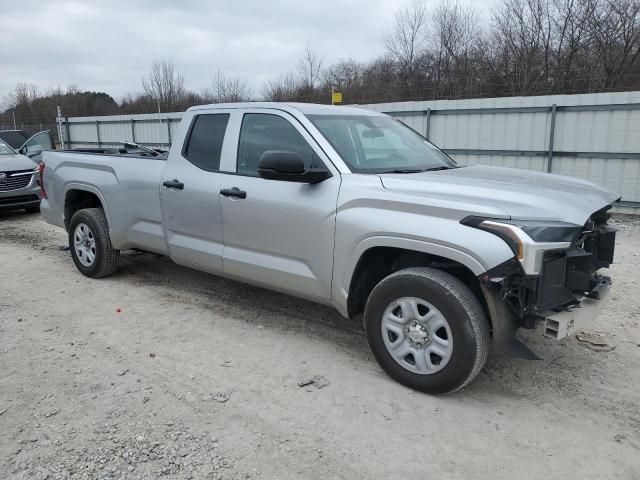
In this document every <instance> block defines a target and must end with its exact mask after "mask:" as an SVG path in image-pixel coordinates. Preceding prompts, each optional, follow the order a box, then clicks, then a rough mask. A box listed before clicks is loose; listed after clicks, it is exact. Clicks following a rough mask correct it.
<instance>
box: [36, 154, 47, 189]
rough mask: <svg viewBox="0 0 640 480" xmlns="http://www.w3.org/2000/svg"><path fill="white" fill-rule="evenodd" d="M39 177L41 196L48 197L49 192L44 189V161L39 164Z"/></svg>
mask: <svg viewBox="0 0 640 480" xmlns="http://www.w3.org/2000/svg"><path fill="white" fill-rule="evenodd" d="M38 177H39V178H38V181H39V183H40V198H47V192H46V191H45V189H44V162H40V163H39V164H38Z"/></svg>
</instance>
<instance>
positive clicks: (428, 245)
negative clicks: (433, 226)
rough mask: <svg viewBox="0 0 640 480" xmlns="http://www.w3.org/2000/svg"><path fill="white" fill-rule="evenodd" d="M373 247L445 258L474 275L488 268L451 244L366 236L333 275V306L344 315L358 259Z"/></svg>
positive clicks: (345, 314)
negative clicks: (398, 249)
mask: <svg viewBox="0 0 640 480" xmlns="http://www.w3.org/2000/svg"><path fill="white" fill-rule="evenodd" d="M375 247H390V248H400V249H404V250H412V251H416V252H421V253H427V254H430V255H436V256H439V257H443V258H447V259H449V260H453V261H456V262H458V263H460V264H462V265H464V266H465V267H467V268H468V269H469V270H471V271H472V272H473V274H474V275H476V276H478V275H480V274H482V273H484V272H486V271H487V270H488V269H489V268H488V266H487V265H485V264H484V263H482V262H481V261H480V259H478V258H476V257H473V256H472V255H470V254H468V253H466V252H463V251H461V250H458V249H456V248H454V247H451V246H447V245H441V244H437V243H432V242H426V241H423V240H416V239H413V238H404V237H394V236H383V235H380V236H372V237H368V238H365V239H364V240H362V241H361V242H360V243H358V244H357V245H356V247H355V248H354V249H353V251H352V252H351V255H350V256H349V261H348V262H347V264H346V265H344V267H343V270H342V272H340V273H339V274H338V275H334V279H340V280H339V282H337V284H336V285H334V289H333V293H334V300H335V306H336V308H337V309H338V310H339V311H340V313H341V314H342V315H344V316H347V315H348V314H347V297H348V295H349V286H350V285H351V280H352V278H353V274H354V272H355V269H356V266H357V265H358V261H359V260H360V258H361V257H362V255H363V254H364V253H365V252H366V251H367V250H369V249H371V248H375Z"/></svg>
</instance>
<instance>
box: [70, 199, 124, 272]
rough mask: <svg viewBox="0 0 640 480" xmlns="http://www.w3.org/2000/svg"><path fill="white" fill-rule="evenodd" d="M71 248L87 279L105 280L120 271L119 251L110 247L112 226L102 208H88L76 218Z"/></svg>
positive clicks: (75, 261)
mask: <svg viewBox="0 0 640 480" xmlns="http://www.w3.org/2000/svg"><path fill="white" fill-rule="evenodd" d="M69 248H70V251H71V257H72V258H73V262H74V263H75V264H76V267H77V268H78V270H80V272H81V273H82V274H84V275H86V276H87V277H91V278H100V277H105V276H107V275H111V274H112V273H113V272H115V271H116V269H117V268H118V263H119V260H120V251H119V250H116V249H114V248H113V247H112V246H111V238H110V237H109V226H108V225H107V219H106V217H105V214H104V210H102V209H101V208H85V209H83V210H79V211H77V212H76V213H75V214H74V215H73V217H72V218H71V222H70V224H69Z"/></svg>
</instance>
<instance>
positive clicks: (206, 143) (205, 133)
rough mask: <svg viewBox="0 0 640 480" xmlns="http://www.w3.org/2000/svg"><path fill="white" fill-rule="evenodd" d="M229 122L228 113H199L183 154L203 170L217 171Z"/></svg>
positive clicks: (192, 125)
mask: <svg viewBox="0 0 640 480" xmlns="http://www.w3.org/2000/svg"><path fill="white" fill-rule="evenodd" d="M227 123H229V114H228V113H214V114H206V115H198V116H197V117H196V118H195V119H194V120H193V123H192V124H191V131H190V132H189V135H188V137H187V141H186V143H185V145H184V148H183V149H182V155H183V156H184V157H185V158H186V159H187V160H189V161H190V162H191V163H193V164H194V165H195V166H196V167H198V168H201V169H202V170H207V171H209V172H217V171H218V170H219V168H220V153H221V152H222V142H223V140H224V133H225V131H226V129H227Z"/></svg>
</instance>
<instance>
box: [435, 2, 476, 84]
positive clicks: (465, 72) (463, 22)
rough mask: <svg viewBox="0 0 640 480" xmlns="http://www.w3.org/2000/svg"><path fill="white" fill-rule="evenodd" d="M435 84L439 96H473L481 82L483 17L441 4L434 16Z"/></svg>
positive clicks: (464, 8)
mask: <svg viewBox="0 0 640 480" xmlns="http://www.w3.org/2000/svg"><path fill="white" fill-rule="evenodd" d="M432 23H433V26H432V39H433V42H432V45H433V53H432V54H431V57H432V63H433V66H434V68H433V72H434V76H433V83H434V88H435V92H436V95H447V96H454V97H457V96H469V95H471V94H473V93H474V92H473V84H474V83H475V82H476V81H477V78H478V72H477V66H478V62H477V59H478V52H479V48H480V46H479V39H481V38H482V30H481V28H480V26H479V25H480V22H479V13H478V11H477V10H476V9H474V8H472V7H465V6H463V5H461V4H459V3H457V2H454V3H440V4H439V5H438V6H437V7H436V8H435V10H434V13H433V16H432Z"/></svg>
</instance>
